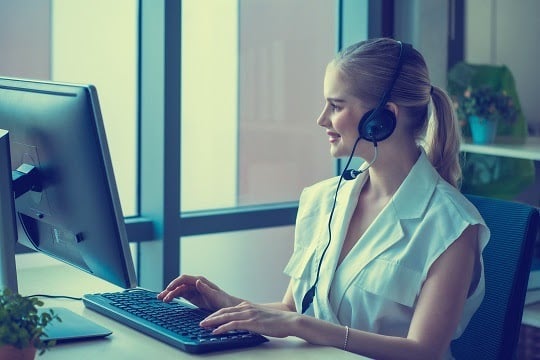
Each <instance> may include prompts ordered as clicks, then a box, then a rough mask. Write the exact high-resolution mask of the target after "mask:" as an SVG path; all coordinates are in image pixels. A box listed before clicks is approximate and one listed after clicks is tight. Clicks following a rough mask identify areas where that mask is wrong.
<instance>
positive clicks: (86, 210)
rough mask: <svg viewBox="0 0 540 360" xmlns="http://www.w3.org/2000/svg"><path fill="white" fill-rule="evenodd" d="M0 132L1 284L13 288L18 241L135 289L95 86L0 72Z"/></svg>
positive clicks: (133, 271) (122, 285)
mask: <svg viewBox="0 0 540 360" xmlns="http://www.w3.org/2000/svg"><path fill="white" fill-rule="evenodd" d="M0 129H4V130H5V131H0V172H1V173H0V201H1V204H0V211H1V213H0V215H2V216H1V217H0V228H1V229H2V230H1V231H0V251H2V252H3V253H2V256H0V266H1V268H0V272H1V273H2V274H1V279H2V282H3V283H2V284H1V285H3V287H6V286H8V287H11V288H15V289H14V290H15V291H17V279H16V272H15V271H14V266H15V265H14V264H15V255H14V251H13V248H14V246H15V244H14V242H15V241H16V242H18V243H20V244H22V245H24V246H27V247H29V248H31V249H34V250H37V251H40V252H42V253H44V254H46V255H49V256H51V257H53V258H56V259H58V260H61V261H63V262H65V263H68V264H70V265H72V266H74V267H77V268H79V269H81V270H83V271H85V272H88V273H90V274H92V275H95V276H97V277H99V278H101V279H104V280H106V281H108V282H110V283H113V284H116V285H118V286H120V287H122V288H131V287H135V286H136V283H137V280H136V276H135V269H134V266H133V260H132V258H131V253H130V249H129V243H128V239H127V233H126V229H125V224H124V217H123V214H122V210H121V206H120V200H119V196H118V191H117V187H116V182H115V178H114V173H113V168H112V164H111V159H110V154H109V149H108V146H107V140H106V136H105V130H104V126H103V119H102V116H101V110H100V107H99V101H98V95H97V91H96V89H95V87H94V86H92V85H78V84H66V83H59V82H52V81H36V80H26V79H14V78H2V77H0ZM8 144H9V146H8ZM8 150H9V151H8ZM8 153H10V155H8ZM8 169H9V170H11V171H9V170H8ZM6 172H9V173H8V174H6ZM14 219H16V220H14ZM14 222H16V223H17V225H16V226H17V227H15V224H14ZM17 229H18V230H17Z"/></svg>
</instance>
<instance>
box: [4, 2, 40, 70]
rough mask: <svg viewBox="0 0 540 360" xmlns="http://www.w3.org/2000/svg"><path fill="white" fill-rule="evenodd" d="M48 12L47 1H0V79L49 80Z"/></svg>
mask: <svg viewBox="0 0 540 360" xmlns="http://www.w3.org/2000/svg"><path fill="white" fill-rule="evenodd" d="M50 12H51V3H50V1H49V0H0V76H9V77H19V78H33V79H43V80H45V79H49V78H50V74H51V60H50V47H51V17H50V16H47V14H50ZM44 15H45V16H44ZM13 39H17V41H16V43H14V41H13Z"/></svg>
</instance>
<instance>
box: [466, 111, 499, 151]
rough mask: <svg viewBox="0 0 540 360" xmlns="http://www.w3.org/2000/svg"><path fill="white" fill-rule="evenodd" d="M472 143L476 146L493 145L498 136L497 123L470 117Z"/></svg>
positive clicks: (473, 116)
mask: <svg viewBox="0 0 540 360" xmlns="http://www.w3.org/2000/svg"><path fill="white" fill-rule="evenodd" d="M469 126H470V127H471V135H472V141H473V143H475V144H492V143H493V142H494V141H495V136H496V135H497V122H496V121H492V120H488V119H485V118H481V117H478V116H475V115H471V116H469Z"/></svg>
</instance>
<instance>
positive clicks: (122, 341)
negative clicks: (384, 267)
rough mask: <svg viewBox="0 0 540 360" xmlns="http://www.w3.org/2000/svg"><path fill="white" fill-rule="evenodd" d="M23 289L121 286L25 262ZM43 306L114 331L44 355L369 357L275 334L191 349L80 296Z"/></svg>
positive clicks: (63, 291)
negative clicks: (236, 344)
mask: <svg viewBox="0 0 540 360" xmlns="http://www.w3.org/2000/svg"><path fill="white" fill-rule="evenodd" d="M17 274H18V277H19V292H20V293H21V294H22V295H31V294H37V293H40V294H48V295H69V296H75V297H81V296H82V295H83V294H85V293H93V292H104V291H118V290H120V288H118V287H116V286H114V285H111V284H108V283H107V282H105V281H102V280H100V279H97V278H94V277H93V276H91V275H88V274H86V273H84V272H82V271H79V270H77V269H74V268H71V267H69V266H67V265H64V264H58V265H49V266H45V267H34V268H23V269H19V270H18V271H17ZM43 300H44V302H45V306H51V307H52V306H59V307H65V308H68V309H70V310H72V311H73V312H75V313H77V314H79V315H82V316H84V317H85V318H88V319H90V320H92V321H94V322H96V323H97V324H99V325H101V326H104V327H106V328H108V329H110V330H112V331H113V334H112V335H110V336H108V337H107V338H105V339H99V340H89V341H82V342H75V343H67V344H59V345H57V346H55V347H53V348H51V349H50V350H48V351H47V352H46V353H45V354H44V355H42V356H40V357H37V359H40V360H63V359H66V360H68V359H69V360H73V359H76V360H87V359H88V360H90V359H91V360H95V359H99V360H109V359H111V360H113V359H114V360H123V359H130V360H138V359H145V360H146V359H148V360H168V359H209V358H211V359H216V360H217V359H219V360H221V359H231V360H232V359H235V360H237V359H238V360H241V359H258V360H264V359H269V360H270V359H272V360H276V359H321V360H322V359H332V358H339V359H356V360H358V359H365V358H364V357H361V356H358V355H354V354H351V353H348V352H345V351H342V350H339V349H336V348H332V347H322V346H314V345H310V344H308V343H306V342H305V341H303V340H301V339H297V338H292V337H290V338H286V339H277V338H270V341H269V342H267V343H265V344H262V345H259V346H256V347H252V348H247V349H238V350H227V351H224V352H217V353H208V354H202V355H192V354H188V353H185V352H182V351H180V350H178V349H176V348H174V347H172V346H169V345H167V344H165V343H163V342H160V341H158V340H155V339H153V338H151V337H149V336H146V335H144V334H141V333H139V332H138V331H136V330H133V329H131V328H130V327H127V326H124V325H122V324H119V323H117V322H116V321H114V320H111V319H109V318H107V317H104V316H102V315H100V314H98V313H96V312H94V311H92V310H89V309H86V308H85V307H84V305H83V304H82V302H81V301H77V300H67V299H54V300H52V299H43Z"/></svg>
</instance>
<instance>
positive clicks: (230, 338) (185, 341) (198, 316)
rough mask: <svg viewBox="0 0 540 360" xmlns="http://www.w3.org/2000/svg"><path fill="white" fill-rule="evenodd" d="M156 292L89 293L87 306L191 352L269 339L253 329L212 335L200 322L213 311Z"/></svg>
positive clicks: (86, 296)
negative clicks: (161, 297) (160, 297)
mask: <svg viewBox="0 0 540 360" xmlns="http://www.w3.org/2000/svg"><path fill="white" fill-rule="evenodd" d="M156 295H157V293H156V292H153V291H148V290H144V289H139V288H137V289H130V290H125V291H121V292H112V293H100V294H87V295H84V297H83V303H84V305H85V306H86V307H87V308H89V309H92V310H95V311H97V312H99V313H100V314H103V315H105V316H107V317H110V318H112V319H114V320H116V321H118V322H120V323H122V324H125V325H128V326H130V327H132V328H134V329H136V330H139V331H141V332H143V333H145V334H147V335H149V336H152V337H154V338H156V339H158V340H161V341H163V342H165V343H167V344H170V345H172V346H174V347H177V348H178V349H180V350H183V351H186V352H189V353H205V352H210V351H218V350H225V349H232V348H240V347H247V346H255V345H258V344H261V343H263V342H266V341H268V339H267V338H265V337H263V336H261V335H259V334H256V333H253V332H250V331H231V332H227V333H225V334H219V335H213V334H212V330H211V329H207V328H202V327H200V326H199V322H200V321H201V320H202V319H204V318H205V317H206V316H208V315H209V314H210V312H208V311H205V310H202V309H199V308H196V307H192V306H190V305H189V304H186V303H182V302H180V301H172V302H170V303H165V302H162V301H161V300H158V299H156Z"/></svg>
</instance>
